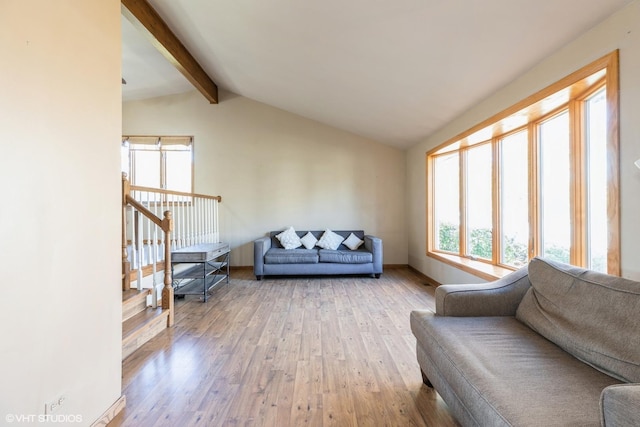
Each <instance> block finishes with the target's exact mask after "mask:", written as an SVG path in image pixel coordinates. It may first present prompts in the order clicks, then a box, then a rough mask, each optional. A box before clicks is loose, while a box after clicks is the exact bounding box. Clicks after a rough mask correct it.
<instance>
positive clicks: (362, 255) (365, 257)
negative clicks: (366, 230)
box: [318, 249, 373, 264]
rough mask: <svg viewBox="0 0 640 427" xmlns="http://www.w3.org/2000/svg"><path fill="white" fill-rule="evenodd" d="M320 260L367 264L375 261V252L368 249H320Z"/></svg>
mask: <svg viewBox="0 0 640 427" xmlns="http://www.w3.org/2000/svg"><path fill="white" fill-rule="evenodd" d="M318 255H319V256H320V262H335V263H338V264H366V263H368V262H373V254H372V253H371V252H368V251H364V250H363V251H338V250H335V251H334V250H331V249H320V250H319V251H318Z"/></svg>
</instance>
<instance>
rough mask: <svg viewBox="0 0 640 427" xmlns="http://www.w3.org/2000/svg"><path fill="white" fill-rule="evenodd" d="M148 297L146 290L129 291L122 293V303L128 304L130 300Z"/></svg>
mask: <svg viewBox="0 0 640 427" xmlns="http://www.w3.org/2000/svg"><path fill="white" fill-rule="evenodd" d="M147 295H149V290H148V289H144V290H141V291H139V290H137V289H129V290H126V291H122V302H123V303H125V302H130V300H132V299H142V298H146V296H147Z"/></svg>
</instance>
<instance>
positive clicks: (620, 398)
mask: <svg viewBox="0 0 640 427" xmlns="http://www.w3.org/2000/svg"><path fill="white" fill-rule="evenodd" d="M410 320H411V329H412V331H413V334H414V335H415V336H416V339H417V357H418V363H419V365H420V368H421V370H422V375H423V380H424V382H425V384H426V385H428V386H432V387H434V388H435V390H436V391H437V392H438V393H439V394H440V395H441V397H442V398H443V399H444V401H445V402H446V403H447V405H448V406H449V408H450V409H451V411H452V412H453V414H454V416H455V417H456V418H457V420H458V421H459V422H460V424H462V425H463V426H567V425H571V426H580V427H583V426H598V425H604V426H640V283H639V282H635V281H631V280H626V279H622V278H619V277H614V276H609V275H606V274H601V273H596V272H593V271H588V270H584V269H581V268H577V267H573V266H569V265H565V264H560V263H555V262H550V261H545V260H543V259H540V258H535V259H533V260H532V261H531V262H530V263H529V265H528V266H527V267H525V268H523V269H521V270H518V271H516V272H514V273H512V274H510V275H508V276H505V277H504V278H502V279H500V280H497V281H495V282H492V283H485V284H480V285H443V286H439V287H438V288H437V290H436V313H432V312H430V311H413V312H412V313H411V316H410Z"/></svg>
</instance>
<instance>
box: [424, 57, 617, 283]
mask: <svg viewBox="0 0 640 427" xmlns="http://www.w3.org/2000/svg"><path fill="white" fill-rule="evenodd" d="M617 66H618V52H617V51H615V52H613V53H611V54H609V55H607V56H605V57H603V58H601V59H599V60H597V61H595V62H594V63H592V64H589V65H588V66H586V67H584V68H583V69H581V70H578V71H576V72H575V73H573V74H571V75H570V76H568V77H566V78H564V79H562V80H561V81H560V82H557V83H556V84H554V85H551V86H549V87H548V88H546V89H544V90H542V91H540V92H539V93H537V94H535V95H533V96H531V97H529V98H527V99H526V100H525V101H522V102H520V103H518V104H516V105H514V106H513V107H511V108H509V109H507V110H505V111H503V112H502V113H500V114H497V115H496V116H494V117H493V118H491V119H489V120H487V121H485V122H483V123H480V124H479V125H477V126H475V127H474V128H472V129H470V130H468V131H466V132H463V133H462V134H461V135H459V136H457V137H456V138H453V139H452V140H450V141H447V142H446V143H444V144H442V145H440V146H439V147H436V148H435V149H434V150H432V151H430V152H428V153H427V192H428V194H427V200H428V206H427V216H428V218H427V222H428V224H427V230H428V236H427V237H428V241H427V255H428V256H430V257H434V258H436V259H439V260H441V261H443V262H446V263H449V264H452V265H454V266H456V267H458V268H461V269H463V270H466V271H469V272H471V273H474V274H477V275H479V276H481V277H485V278H487V279H493V278H496V277H500V276H502V275H504V274H506V273H508V272H510V271H513V270H515V269H517V268H519V267H521V266H524V265H526V263H527V262H528V261H529V259H531V258H532V257H534V256H544V257H546V258H549V259H553V260H556V261H560V262H564V263H570V264H574V265H579V266H583V267H587V268H591V269H594V270H597V271H602V272H608V273H610V274H620V265H619V251H620V249H619V247H620V241H619V194H618V188H619V186H618V181H619V177H618V174H619V173H618V162H619V160H618V140H617V135H618V129H617V123H618V118H617V115H618V99H617V93H618V80H617V75H618V71H617Z"/></svg>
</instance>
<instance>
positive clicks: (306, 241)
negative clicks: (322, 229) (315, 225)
mask: <svg viewBox="0 0 640 427" xmlns="http://www.w3.org/2000/svg"><path fill="white" fill-rule="evenodd" d="M300 241H301V242H302V245H303V246H304V247H305V248H307V249H313V247H314V246H315V245H316V243H317V242H318V239H316V236H314V235H313V234H311V232H308V233H307V234H305V235H304V237H303V238H301V239H300Z"/></svg>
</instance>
